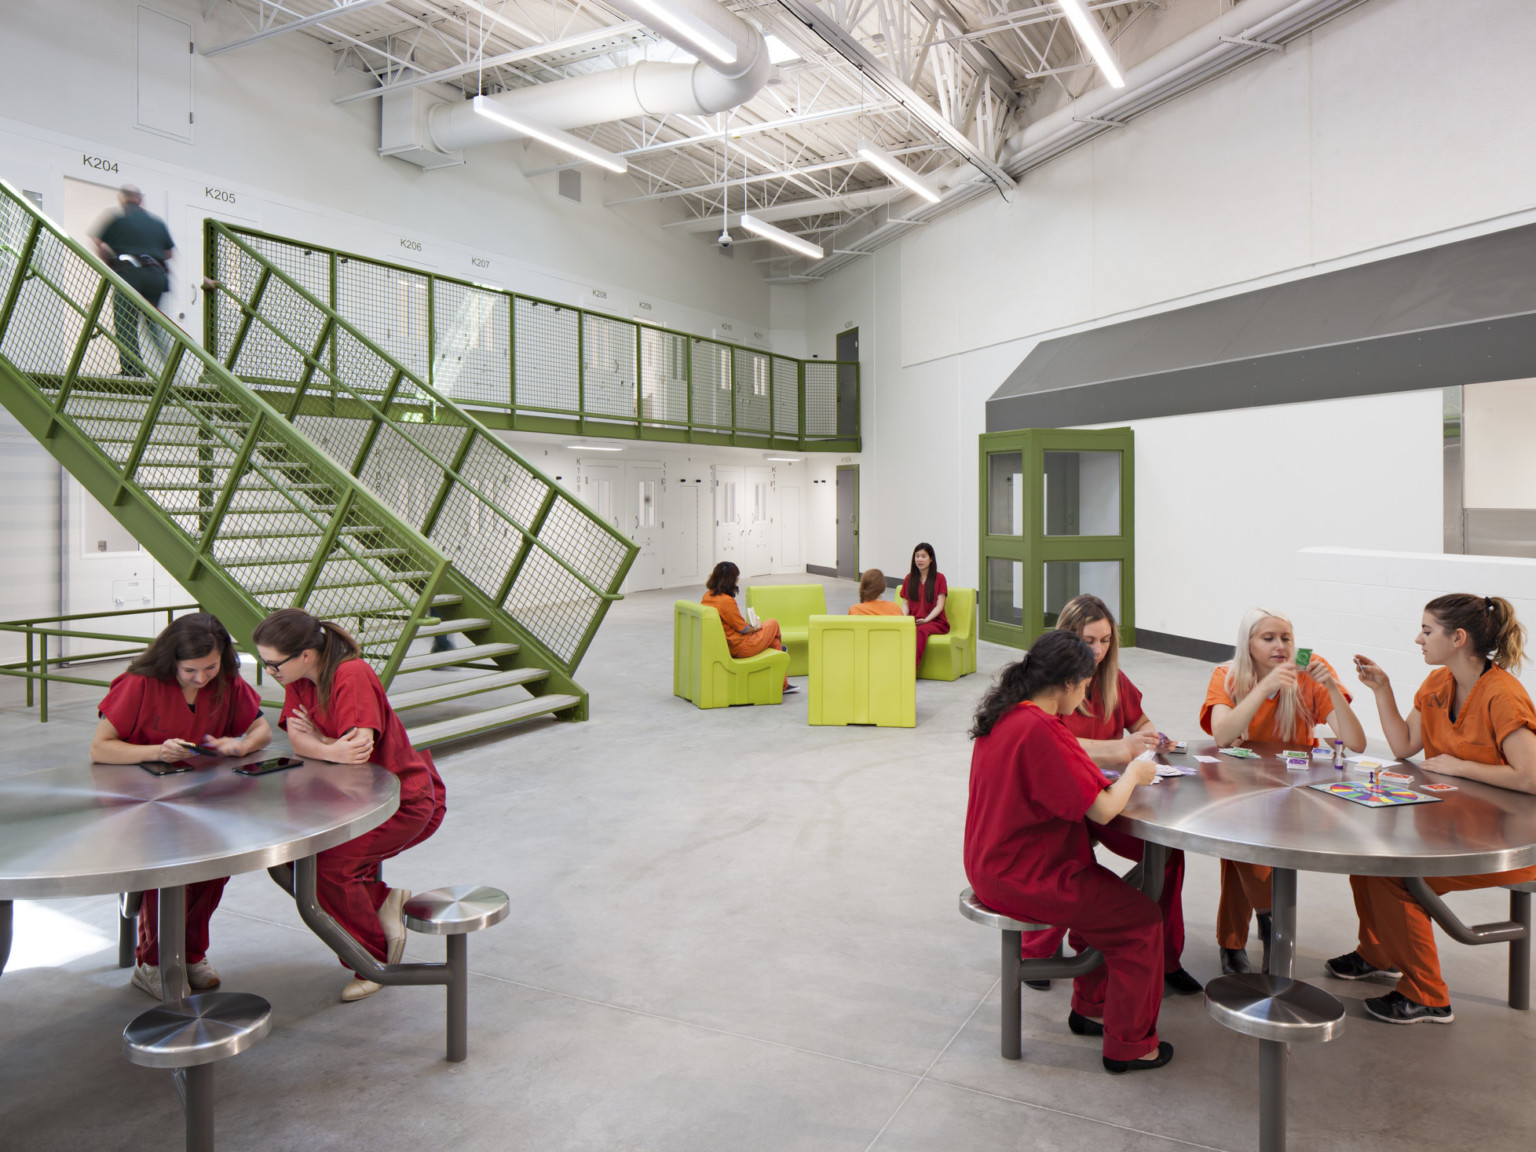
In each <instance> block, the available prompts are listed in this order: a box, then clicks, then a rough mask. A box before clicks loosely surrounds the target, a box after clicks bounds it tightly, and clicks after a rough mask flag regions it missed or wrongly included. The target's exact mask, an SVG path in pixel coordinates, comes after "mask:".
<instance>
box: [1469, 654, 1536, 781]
mask: <svg viewBox="0 0 1536 1152" xmlns="http://www.w3.org/2000/svg"><path fill="white" fill-rule="evenodd" d="M1505 677H1507V679H1506V678H1505ZM1478 719H1479V720H1483V719H1484V718H1483V717H1478ZM1486 723H1487V725H1488V735H1489V736H1490V737H1492V739H1491V740H1490V743H1492V744H1493V745H1494V747H1496V748H1498V749H1499V757H1500V759H1501V760H1502V759H1503V745H1504V741H1505V740H1507V739H1508V738H1509V737H1510V736H1511V735H1512V734H1513V733H1515V732H1518V731H1519V730H1520V729H1522V728H1529V729H1530V730H1531V731H1533V732H1536V708H1533V707H1532V705H1531V698H1530V697H1529V696H1527V695H1526V693H1525V689H1524V687H1523V686H1522V685H1521V683H1520V681H1518V680H1516V679H1515V678H1514V677H1513V676H1509V675H1508V673H1505V676H1503V677H1500V678H1499V682H1498V683H1497V684H1495V685H1493V686H1492V691H1491V692H1490V693H1489V696H1488V712H1487V717H1486Z"/></svg>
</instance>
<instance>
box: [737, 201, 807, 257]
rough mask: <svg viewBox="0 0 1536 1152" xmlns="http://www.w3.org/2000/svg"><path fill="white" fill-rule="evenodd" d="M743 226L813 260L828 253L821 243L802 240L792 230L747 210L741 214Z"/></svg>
mask: <svg viewBox="0 0 1536 1152" xmlns="http://www.w3.org/2000/svg"><path fill="white" fill-rule="evenodd" d="M741 226H742V227H743V228H745V229H746V230H747V231H748V232H751V233H754V234H755V235H758V236H761V237H762V238H763V239H764V240H772V241H773V242H774V243H775V244H780V245H783V246H784V247H785V248H788V249H789V250H790V251H791V252H798V253H800V255H802V256H805V257H808V258H810V259H812V260H820V259H821V258H822V257H823V256H825V255H826V253H825V252H823V251H822V248H821V245H820V244H812V243H811V242H810V241H809V240H802V239H800V237H798V236H796V235H795V234H794V233H792V232H786V231H784V229H782V228H775V227H774V226H773V225H772V224H770V223H768V222H767V221H766V220H759V219H758V218H757V217H756V216H749V215H748V214H747V213H745V212H743V213H742V214H741Z"/></svg>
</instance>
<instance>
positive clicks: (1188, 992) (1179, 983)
mask: <svg viewBox="0 0 1536 1152" xmlns="http://www.w3.org/2000/svg"><path fill="white" fill-rule="evenodd" d="M1163 990H1164V991H1165V992H1172V993H1173V994H1174V995H1175V996H1193V995H1194V994H1195V993H1196V992H1203V991H1205V989H1204V987H1203V986H1202V985H1201V983H1200V981H1198V980H1196V979H1195V978H1194V977H1193V976H1191V975H1190V974H1189V973H1188V972H1186V971H1184V969H1182V968H1176V969H1174V970H1173V971H1172V972H1165V973H1163Z"/></svg>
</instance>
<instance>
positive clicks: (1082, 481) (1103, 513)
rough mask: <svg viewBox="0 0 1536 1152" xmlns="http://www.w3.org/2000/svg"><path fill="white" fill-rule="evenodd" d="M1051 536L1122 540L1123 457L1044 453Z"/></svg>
mask: <svg viewBox="0 0 1536 1152" xmlns="http://www.w3.org/2000/svg"><path fill="white" fill-rule="evenodd" d="M1042 455H1043V457H1044V459H1045V471H1044V476H1043V478H1042V482H1041V493H1042V497H1043V502H1044V508H1043V510H1042V511H1043V513H1044V520H1043V523H1044V524H1045V535H1047V536H1119V535H1120V534H1121V529H1120V453H1119V452H1051V451H1047V452H1044V453H1042Z"/></svg>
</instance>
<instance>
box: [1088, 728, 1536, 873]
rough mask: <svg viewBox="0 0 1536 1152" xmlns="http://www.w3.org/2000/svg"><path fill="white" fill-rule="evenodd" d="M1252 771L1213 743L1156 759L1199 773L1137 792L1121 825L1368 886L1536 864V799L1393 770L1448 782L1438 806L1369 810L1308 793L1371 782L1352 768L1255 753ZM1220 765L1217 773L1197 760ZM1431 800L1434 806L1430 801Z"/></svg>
mask: <svg viewBox="0 0 1536 1152" xmlns="http://www.w3.org/2000/svg"><path fill="white" fill-rule="evenodd" d="M1251 747H1252V749H1253V751H1255V752H1258V753H1260V758H1259V759H1257V760H1239V759H1234V758H1231V757H1228V756H1222V755H1221V754H1220V750H1219V749H1218V747H1217V746H1216V745H1215V744H1208V745H1204V746H1201V747H1195V746H1194V745H1193V743H1191V745H1190V748H1189V752H1188V753H1187V754H1186V753H1171V754H1168V755H1166V756H1159V757H1158V761H1159V763H1164V762H1166V763H1168V764H1172V765H1177V766H1188V767H1193V768H1197V769H1198V770H1199V771H1198V774H1197V775H1194V776H1174V777H1167V778H1164V779H1161V780H1160V781H1159V782H1158V783H1157V784H1155V785H1149V786H1147V787H1143V788H1137V789H1136V791H1135V792H1134V794H1133V795H1132V797H1131V801H1130V803H1129V804H1127V805H1126V807H1125V811H1124V812H1123V813H1122V814H1121V815H1120V816H1119V817H1118V819H1117V821H1116V824H1117V826H1118V827H1121V828H1124V829H1125V830H1126V831H1129V832H1133V833H1135V834H1136V835H1137V836H1140V837H1141V838H1142V839H1143V840H1150V841H1152V842H1153V843H1156V844H1166V845H1168V846H1169V847H1171V848H1184V849H1188V850H1189V851H1192V852H1202V853H1206V854H1209V855H1214V856H1224V857H1226V858H1227V859H1229V860H1242V861H1245V862H1247V863H1250V864H1268V865H1270V866H1272V867H1278V868H1295V869H1298V870H1301V871H1307V872H1352V873H1355V874H1357V875H1362V876H1471V875H1477V874H1480V873H1484V872H1503V871H1506V870H1509V869H1512V868H1523V867H1526V866H1528V865H1531V864H1536V796H1531V795H1527V794H1526V793H1524V792H1512V791H1510V790H1508V789H1505V788H1495V787H1493V786H1491V785H1488V784H1479V783H1477V782H1476V781H1472V780H1462V779H1460V778H1455V777H1450V776H1438V775H1436V774H1434V773H1425V772H1422V771H1421V770H1420V769H1419V766H1418V765H1417V764H1415V763H1413V762H1411V761H1409V762H1398V763H1395V764H1390V765H1387V767H1388V770H1389V771H1394V772H1402V773H1404V774H1406V775H1409V776H1412V777H1413V783H1411V784H1408V785H1405V787H1408V788H1411V789H1413V790H1414V791H1422V789H1421V788H1420V785H1421V784H1434V783H1444V784H1453V785H1455V786H1456V791H1454V792H1442V793H1438V795H1439V797H1440V802H1439V803H1432V804H1405V805H1401V806H1397V807H1390V808H1367V807H1365V806H1363V805H1360V804H1355V803H1351V802H1350V801H1348V800H1343V799H1340V798H1339V797H1337V796H1331V795H1328V794H1327V793H1324V792H1319V791H1317V790H1316V789H1313V788H1309V787H1307V785H1309V784H1319V783H1335V782H1351V783H1365V776H1364V774H1363V773H1361V772H1357V771H1355V770H1354V765H1352V764H1351V765H1348V766H1347V768H1346V770H1345V771H1343V772H1340V771H1338V770H1336V769H1335V768H1334V767H1333V765H1332V763H1331V762H1330V761H1328V760H1312V761H1311V762H1310V766H1309V767H1308V768H1307V769H1306V770H1305V771H1296V772H1293V771H1290V770H1289V769H1287V768H1286V766H1285V763H1284V760H1283V759H1282V757H1281V755H1280V753H1281V752H1282V751H1284V747H1283V746H1282V745H1279V744H1254V745H1251ZM1196 755H1200V756H1215V757H1217V759H1218V762H1217V763H1214V764H1201V763H1199V762H1197V761H1196V760H1195V759H1194V757H1195V756H1196ZM1425 795H1436V794H1435V793H1425Z"/></svg>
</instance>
